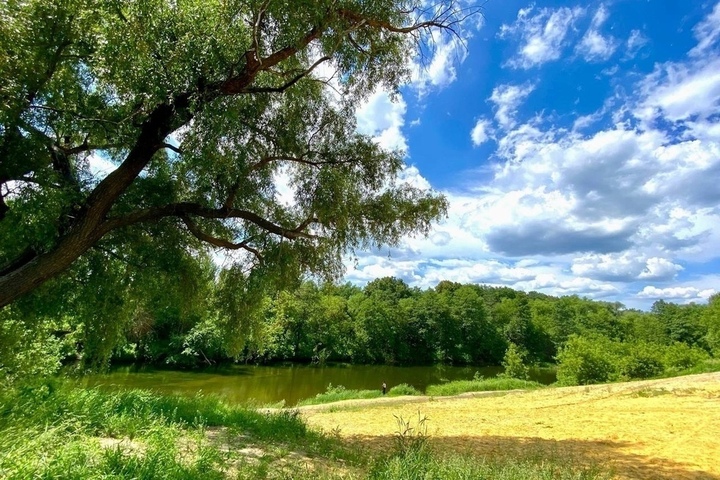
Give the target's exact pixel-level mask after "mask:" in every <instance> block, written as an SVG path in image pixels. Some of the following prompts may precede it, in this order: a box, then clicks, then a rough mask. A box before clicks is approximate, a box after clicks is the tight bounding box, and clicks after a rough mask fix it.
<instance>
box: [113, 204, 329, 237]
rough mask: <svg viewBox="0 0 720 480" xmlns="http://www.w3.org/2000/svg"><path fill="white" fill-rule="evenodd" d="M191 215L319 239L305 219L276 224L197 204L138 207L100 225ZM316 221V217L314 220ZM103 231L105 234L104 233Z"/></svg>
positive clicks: (252, 215) (117, 225)
mask: <svg viewBox="0 0 720 480" xmlns="http://www.w3.org/2000/svg"><path fill="white" fill-rule="evenodd" d="M188 215H194V216H197V217H202V218H207V219H227V218H235V219H240V220H246V221H248V222H250V223H252V224H254V225H256V226H258V227H260V228H262V229H263V230H265V231H267V232H269V233H273V234H275V235H278V236H281V237H283V238H287V239H288V240H295V239H298V238H304V239H314V238H318V237H317V236H316V235H313V234H310V233H307V232H305V231H304V230H305V228H307V227H308V225H310V223H313V221H312V220H311V221H304V222H303V223H302V224H301V225H299V226H297V227H294V228H286V227H283V226H281V225H278V224H276V223H273V222H271V221H270V220H267V219H265V218H263V217H261V216H260V215H258V214H256V213H254V212H251V211H249V210H241V209H232V208H231V209H228V208H209V207H204V206H202V205H200V204H197V203H189V202H184V203H172V204H169V205H165V206H162V207H155V208H148V209H145V210H139V211H137V212H134V213H130V214H128V215H124V216H122V217H115V218H111V219H108V220H106V221H105V222H104V223H103V225H102V226H101V230H102V231H103V232H104V233H107V232H110V231H112V230H116V229H118V228H122V227H126V226H130V225H135V224H137V223H142V222H153V221H158V220H160V219H162V218H167V217H180V218H182V217H184V216H188ZM313 220H314V219H313ZM104 233H103V234H104Z"/></svg>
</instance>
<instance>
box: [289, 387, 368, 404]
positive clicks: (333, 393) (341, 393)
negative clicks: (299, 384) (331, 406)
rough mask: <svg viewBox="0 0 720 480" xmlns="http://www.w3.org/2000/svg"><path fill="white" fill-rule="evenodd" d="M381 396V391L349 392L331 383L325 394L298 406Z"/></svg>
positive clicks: (308, 399)
mask: <svg viewBox="0 0 720 480" xmlns="http://www.w3.org/2000/svg"><path fill="white" fill-rule="evenodd" d="M381 396H382V392H381V391H380V390H348V389H347V388H345V387H343V386H342V385H337V386H333V384H332V383H331V384H330V385H328V387H327V389H326V390H325V392H323V393H318V394H317V395H315V396H314V397H310V398H306V399H304V400H300V401H299V402H298V406H302V405H319V404H321V403H331V402H339V401H341V400H357V399H368V398H378V397H381Z"/></svg>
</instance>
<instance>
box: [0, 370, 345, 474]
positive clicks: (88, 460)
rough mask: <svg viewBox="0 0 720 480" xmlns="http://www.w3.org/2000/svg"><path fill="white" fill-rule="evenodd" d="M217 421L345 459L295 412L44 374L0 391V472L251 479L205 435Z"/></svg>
mask: <svg viewBox="0 0 720 480" xmlns="http://www.w3.org/2000/svg"><path fill="white" fill-rule="evenodd" d="M214 427H222V429H216V430H215V432H216V433H219V432H227V434H228V435H230V436H231V438H235V439H236V440H235V441H238V440H239V439H242V438H248V437H249V438H250V439H251V440H250V441H251V442H252V444H253V445H254V446H258V444H259V445H260V446H261V447H264V448H265V450H267V451H269V450H271V448H270V446H272V448H277V447H280V446H282V447H283V448H284V449H286V450H287V449H290V450H292V449H299V448H302V450H303V451H304V452H308V453H310V454H322V455H325V456H328V457H331V458H336V457H337V455H341V456H346V455H345V453H344V450H343V449H342V447H340V446H339V445H337V443H336V442H334V441H332V440H331V439H329V438H327V437H325V436H323V435H320V434H318V433H315V432H312V431H310V430H309V429H308V428H307V426H306V425H305V423H304V422H303V421H302V420H301V419H300V417H299V416H298V415H297V413H296V412H294V411H283V412H281V413H277V414H263V413H259V412H257V411H256V410H251V409H248V408H245V407H239V406H231V405H228V404H226V403H224V402H222V401H220V400H219V399H217V398H214V397H206V396H200V395H198V396H196V397H192V398H185V397H173V396H158V395H153V394H150V393H148V392H143V391H131V392H122V393H107V392H102V391H100V390H97V389H92V390H85V389H81V388H77V387H75V386H73V385H72V384H70V383H67V382H58V381H46V382H36V383H34V384H24V385H18V386H16V387H13V388H11V389H5V390H3V391H2V392H0V452H2V454H0V475H1V476H2V478H8V479H24V478H78V479H80V478H83V479H85V478H88V479H103V478H139V479H160V478H163V479H205V478H209V479H214V478H217V479H220V478H227V477H226V473H227V471H228V470H229V469H230V468H232V469H233V471H236V472H237V474H238V478H254V477H255V473H256V472H255V470H254V468H253V467H252V466H251V465H248V464H247V463H246V462H244V459H243V457H242V456H241V455H235V454H234V453H233V451H230V452H228V451H227V449H226V447H225V446H223V445H222V444H219V443H217V442H213V441H212V438H211V437H210V436H208V435H207V434H206V430H207V429H213V428H214ZM266 445H267V446H266ZM286 467H287V469H288V470H287V471H288V472H293V470H294V469H293V467H292V466H290V465H288V466H286ZM290 475H291V476H292V473H290Z"/></svg>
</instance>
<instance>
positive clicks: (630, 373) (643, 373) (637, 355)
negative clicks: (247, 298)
mask: <svg viewBox="0 0 720 480" xmlns="http://www.w3.org/2000/svg"><path fill="white" fill-rule="evenodd" d="M663 369H664V367H663V362H662V352H661V351H660V348H659V345H652V344H648V343H645V342H640V343H636V344H633V345H628V346H627V351H626V353H625V355H624V356H623V358H622V360H621V362H620V374H621V375H622V376H623V377H624V378H650V377H656V376H658V375H660V374H661V373H662V372H663Z"/></svg>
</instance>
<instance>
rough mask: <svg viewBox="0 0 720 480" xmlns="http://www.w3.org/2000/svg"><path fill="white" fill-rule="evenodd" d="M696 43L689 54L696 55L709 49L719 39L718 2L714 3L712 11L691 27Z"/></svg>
mask: <svg viewBox="0 0 720 480" xmlns="http://www.w3.org/2000/svg"><path fill="white" fill-rule="evenodd" d="M693 32H694V33H695V38H696V39H697V41H698V44H697V46H696V47H695V48H693V49H692V50H690V56H693V57H698V56H701V55H704V54H705V53H706V52H707V51H708V50H710V49H711V48H712V47H713V46H714V44H715V42H717V40H718V39H720V3H717V4H716V5H715V8H713V11H712V13H710V15H708V16H707V17H706V18H705V20H703V21H702V22H700V23H699V24H697V25H696V26H695V28H693Z"/></svg>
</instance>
